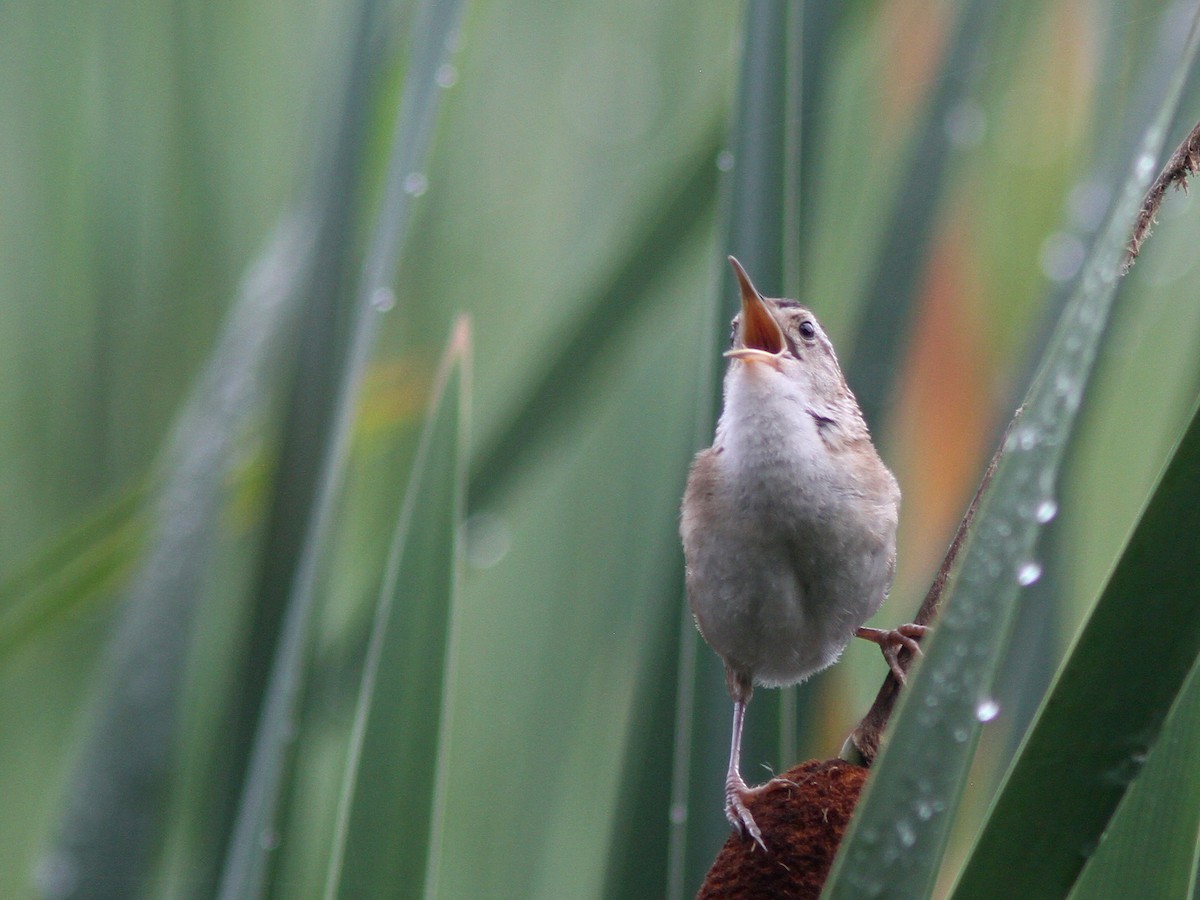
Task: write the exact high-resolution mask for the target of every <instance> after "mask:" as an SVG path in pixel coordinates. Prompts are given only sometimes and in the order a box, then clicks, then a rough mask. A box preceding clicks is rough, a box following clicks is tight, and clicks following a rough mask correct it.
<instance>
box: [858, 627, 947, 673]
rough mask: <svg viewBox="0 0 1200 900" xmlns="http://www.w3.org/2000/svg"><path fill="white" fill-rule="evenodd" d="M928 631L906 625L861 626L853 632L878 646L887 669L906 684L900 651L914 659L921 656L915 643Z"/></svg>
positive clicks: (927, 629) (919, 646) (924, 628)
mask: <svg viewBox="0 0 1200 900" xmlns="http://www.w3.org/2000/svg"><path fill="white" fill-rule="evenodd" d="M928 631H929V627H928V626H927V625H916V624H914V623H911V622H910V623H907V624H905V625H899V626H897V627H896V628H867V627H866V626H863V627H862V628H858V629H856V630H855V632H854V634H855V636H856V637H860V638H862V639H863V640H867V641H871V642H872V643H874V644H878V645H879V649H880V651H881V652H882V653H883V658H884V659H885V660H887V664H888V668H889V669H891V670H892V674H893V675H894V676H896V680H897V681H898V682H900V684H906V683H907V681H908V679H907V678H906V676H905V674H904V667H903V666H901V665H900V651H901V650H902V649H903V650H907V651H908V652H909V653H911V654H912V655H913V656H914V657H917V656H920V655H921V645H920V644H919V643H917V642H918V641H919V640H920V639H921V638H923V637H924V636H925V635H926V634H927V633H928Z"/></svg>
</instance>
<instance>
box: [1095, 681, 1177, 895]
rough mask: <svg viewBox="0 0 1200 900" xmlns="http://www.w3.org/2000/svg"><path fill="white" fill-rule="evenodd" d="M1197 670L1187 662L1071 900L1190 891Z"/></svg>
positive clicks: (1171, 893)
mask: <svg viewBox="0 0 1200 900" xmlns="http://www.w3.org/2000/svg"><path fill="white" fill-rule="evenodd" d="M1197 673H1200V667H1198V666H1195V665H1193V667H1192V673H1191V675H1189V676H1188V681H1187V683H1186V684H1185V685H1184V687H1183V690H1182V691H1180V693H1179V696H1178V698H1177V699H1176V701H1175V706H1174V708H1173V709H1172V710H1171V715H1170V718H1168V719H1167V721H1166V723H1165V724H1164V726H1163V730H1162V734H1160V735H1159V738H1158V741H1157V742H1156V743H1155V744H1154V749H1153V750H1151V751H1150V756H1149V757H1148V758H1147V760H1146V766H1145V768H1144V770H1143V771H1142V773H1141V774H1140V775H1138V776H1137V780H1136V781H1135V782H1134V783H1133V784H1132V785H1131V786H1130V788H1129V791H1128V792H1127V793H1126V795H1125V798H1124V799H1123V800H1122V801H1121V805H1120V806H1118V807H1117V811H1116V813H1115V814H1114V815H1113V818H1112V821H1111V822H1110V824H1109V827H1108V830H1107V831H1105V833H1104V837H1103V838H1102V839H1101V843H1100V846H1099V847H1098V848H1097V850H1096V854H1095V856H1093V857H1092V858H1091V860H1089V861H1088V863H1087V866H1086V868H1085V869H1084V870H1083V872H1082V873H1081V874H1080V877H1079V880H1078V881H1077V882H1076V884H1075V889H1074V890H1073V891H1072V892H1071V898H1072V900H1120V898H1123V897H1136V896H1138V895H1142V896H1149V897H1187V896H1189V895H1194V893H1193V892H1194V890H1195V888H1194V885H1195V883H1196V863H1197V851H1198V849H1200V773H1198V772H1197V770H1196V766H1195V765H1194V763H1195V760H1196V757H1197V754H1198V753H1200V677H1198V676H1197Z"/></svg>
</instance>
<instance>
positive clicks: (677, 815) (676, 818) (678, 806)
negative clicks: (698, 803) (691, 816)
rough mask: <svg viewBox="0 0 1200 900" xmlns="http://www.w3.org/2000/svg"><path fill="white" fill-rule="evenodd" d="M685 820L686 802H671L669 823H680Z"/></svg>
mask: <svg viewBox="0 0 1200 900" xmlns="http://www.w3.org/2000/svg"><path fill="white" fill-rule="evenodd" d="M686 821H687V804H686V803H673V804H671V824H672V825H682V824H683V823H684V822H686Z"/></svg>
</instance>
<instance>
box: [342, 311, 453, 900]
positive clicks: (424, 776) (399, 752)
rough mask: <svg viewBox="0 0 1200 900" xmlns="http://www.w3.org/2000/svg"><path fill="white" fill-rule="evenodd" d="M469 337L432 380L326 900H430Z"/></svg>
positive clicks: (361, 704)
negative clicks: (423, 898) (427, 887)
mask: <svg viewBox="0 0 1200 900" xmlns="http://www.w3.org/2000/svg"><path fill="white" fill-rule="evenodd" d="M469 362H470V333H469V328H468V324H467V322H466V320H465V319H464V320H461V321H460V322H459V323H458V324H457V325H456V327H455V333H454V335H453V336H452V338H451V343H450V345H449V347H448V348H447V350H446V353H445V355H444V357H443V360H442V363H441V365H440V367H439V372H438V375H437V377H436V379H435V382H434V387H433V394H432V397H431V399H430V406H429V411H428V414H427V418H426V421H425V426H424V429H423V431H422V435H421V439H420V444H419V446H418V449H417V454H416V458H415V460H414V463H413V470H412V475H411V477H410V480H409V486H408V490H407V493H406V495H405V498H404V504H403V506H402V507H401V509H400V511H399V515H398V516H397V520H396V529H395V534H394V537H393V541H392V547H391V552H390V555H389V558H388V563H387V569H386V571H385V573H384V578H383V584H382V586H381V589H380V593H379V601H378V604H377V606H376V611H375V619H374V623H373V624H372V626H371V636H370V641H369V643H368V645H367V654H366V659H365V661H364V663H363V674H362V684H361V686H360V688H359V693H358V703H357V708H356V711H355V719H354V727H353V731H352V732H351V736H350V746H349V751H348V753H347V760H346V768H345V776H344V780H343V783H342V794H341V801H340V804H339V809H338V818H337V830H336V833H335V836H334V846H333V848H332V853H331V855H330V865H329V873H328V878H327V881H326V887H325V895H326V897H329V898H333V897H415V896H419V895H421V894H422V885H423V884H425V873H426V863H427V859H428V857H429V856H430V854H431V853H434V852H436V851H435V849H434V848H433V847H432V845H431V839H432V838H433V837H434V836H435V835H436V829H437V828H438V827H439V826H440V816H439V814H438V808H437V791H436V788H437V785H438V782H439V778H444V777H446V774H447V773H446V772H445V769H444V767H443V768H442V769H441V770H440V771H439V768H438V766H437V765H436V763H437V760H438V758H439V756H438V746H439V736H440V720H441V716H442V712H443V710H445V709H446V708H447V705H448V704H447V703H446V702H445V699H444V698H445V691H446V683H445V677H444V675H445V668H446V664H447V660H448V651H447V647H448V645H449V644H452V642H453V623H454V603H455V586H456V584H457V583H458V567H459V543H458V542H459V537H460V534H461V530H462V518H463V496H464V494H463V488H464V485H465V482H466V470H465V463H466V454H465V449H466V440H465V439H466V435H467V433H468V431H467V424H468V423H467V406H466V403H467V397H468V395H469V391H470V380H469V375H468V369H469Z"/></svg>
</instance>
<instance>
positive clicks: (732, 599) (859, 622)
mask: <svg viewBox="0 0 1200 900" xmlns="http://www.w3.org/2000/svg"><path fill="white" fill-rule="evenodd" d="M729 262H730V263H731V264H732V266H733V269H734V272H735V273H736V275H737V280H738V284H739V286H740V288H741V296H742V309H741V312H740V313H739V314H738V315H737V316H735V317H734V320H733V341H732V346H731V348H730V349H729V351H728V352H726V354H725V355H726V356H727V357H729V360H730V362H729V369H728V371H727V372H726V373H725V392H724V393H725V399H724V406H723V409H722V411H721V418H720V420H719V421H718V423H717V433H716V437H715V439H714V440H713V445H712V447H710V448H709V449H707V450H702V451H701V452H700V453H699V454H698V455H697V456H696V460H695V462H694V463H693V464H692V469H691V473H690V475H689V476H688V483H687V491H686V493H685V494H684V498H683V511H682V523H681V527H680V531H681V534H682V537H683V550H684V555H685V557H686V560H687V598H688V604H689V605H690V607H691V609H692V613H693V614H694V615H695V617H696V624H697V625H698V626H699V628H700V633H701V634H702V635H703V636H704V639H705V640H706V641H707V642H708V644H709V646H711V647H712V648H713V650H715V651H716V652H717V655H718V656H720V657H721V659H722V660H723V661H724V663H725V681H726V685H727V686H728V688H729V694H730V696H731V697H732V698H733V737H732V741H731V746H730V752H729V770H728V774H727V776H726V781H725V814H726V816H727V817H728V818H729V821H730V822H731V823H732V824H733V826H734V827H735V828H738V829H744V830H745V832H747V833H749V835H750V836H751V837H752V838H753V839H754V840H755V841H757V842H758V844H759V845H760V846H762V848H763V849H764V850H765V849H766V844H765V843H764V842H763V838H762V834H761V832H760V831H759V828H758V826H757V825H756V824H755V822H754V817H753V816H752V815H751V814H750V811H749V809H747V807H746V800H747V798H749V797H752V796H753V795H754V794H755V793H756V792H757V791H758V790H761V787H760V788H750V787H747V786H746V782H745V781H743V780H742V776H741V773H740V771H739V767H738V763H739V756H740V752H741V741H742V721H743V719H744V717H745V713H746V705H747V703H749V701H750V695H751V694H752V692H753V690H754V686H755V685H763V686H764V687H783V686H786V685H791V684H796V683H797V682H800V681H803V680H804V679H806V678H808V677H809V676H810V675H812V674H813V673H815V672H819V671H821V670H822V669H824V668H825V667H826V666H829V665H831V664H832V663H833V662H834V661H836V660H837V658H838V657H839V656H840V655H841V653H842V651H843V650H844V649H845V648H846V645H847V644H848V643H850V639H851V638H852V637H854V636H855V635H858V636H859V637H863V638H866V639H868V640H871V641H874V642H876V643H878V644H879V645H880V647H882V648H883V650H884V656H885V657H886V658H887V659H888V663H889V665H890V666H891V667H892V670H893V672H895V673H896V674H897V676H898V677H899V678H900V680H901V681H903V671H902V670H901V669H900V667H899V665H898V663H897V658H896V654H897V652H898V649H899V648H900V647H907V648H908V649H909V650H911V651H914V652H916V651H917V650H918V647H917V644H916V640H915V639H916V638H917V637H919V636H920V635H921V634H922V633H923V632H924V629H923V628H921V627H920V626H911V625H906V626H901V627H900V628H899V629H895V630H882V629H875V628H864V627H863V623H864V622H865V621H866V620H867V619H868V618H869V617H870V616H871V615H872V614H874V613H875V611H876V610H878V609H879V606H880V604H882V603H883V600H884V597H885V596H886V595H887V592H888V589H889V588H890V587H891V583H892V575H893V573H894V571H895V566H896V521H897V516H898V513H899V507H900V488H899V487H898V486H897V484H896V479H895V478H894V477H893V476H892V473H891V472H890V471H888V468H887V466H885V465H884V464H883V461H882V460H881V459H880V458H879V454H878V453H876V451H875V446H874V444H872V443H871V436H870V433H869V432H868V431H867V425H866V422H865V421H864V420H863V416H862V412H861V411H860V410H859V408H858V401H857V400H855V398H854V394H853V393H851V391H850V388H849V387H848V386H847V385H846V379H845V378H844V377H843V376H842V370H841V367H840V366H839V365H838V361H837V355H836V354H835V353H834V351H833V345H832V344H831V343H830V342H829V338H828V337H826V336H825V332H824V331H823V330H822V329H821V326H820V324H819V323H818V322H817V320H816V317H815V316H813V314H812V312H810V311H809V310H808V309H806V308H805V307H803V306H801V305H800V304H798V303H796V302H795V301H792V300H775V299H769V298H765V297H763V296H762V295H761V294H760V293H759V292H758V290H757V289H756V288H755V287H754V285H753V284H752V283H751V281H750V278H749V276H748V275H747V274H746V271H745V269H743V268H742V266H741V264H740V263H739V262H738V261H737V260H736V259H734V258H733V257H732V256H731V257H729Z"/></svg>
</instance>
